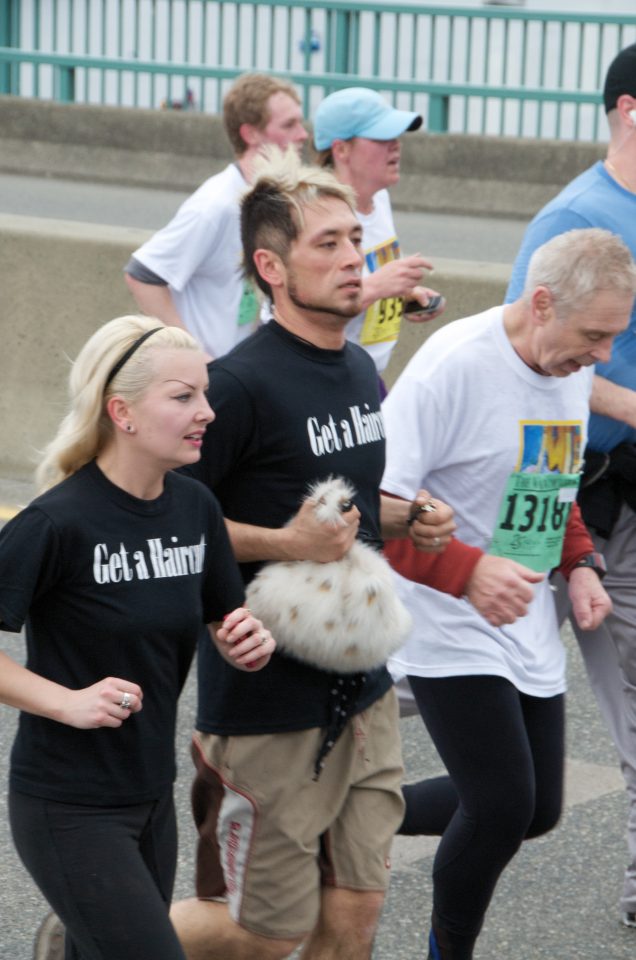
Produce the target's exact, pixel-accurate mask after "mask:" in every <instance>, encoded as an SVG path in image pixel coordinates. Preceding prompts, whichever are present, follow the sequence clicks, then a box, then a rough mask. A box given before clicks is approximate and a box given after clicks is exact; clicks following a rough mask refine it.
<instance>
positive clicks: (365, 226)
mask: <svg viewBox="0 0 636 960" xmlns="http://www.w3.org/2000/svg"><path fill="white" fill-rule="evenodd" d="M356 216H357V218H358V220H359V221H360V223H361V224H362V248H363V252H364V261H365V263H364V269H363V271H362V272H363V275H365V274H369V273H374V272H375V271H376V270H378V269H379V268H380V267H381V266H383V265H384V264H385V263H388V262H389V261H390V260H397V259H399V257H400V245H399V243H398V239H397V236H396V233H395V225H394V223H393V214H392V212H391V201H390V199H389V194H388V191H387V190H379V191H378V193H376V194H375V195H374V197H373V210H372V211H371V213H368V214H365V213H360V211H356ZM401 314H402V298H401V297H385V298H384V299H382V300H378V301H376V303H372V304H371V306H369V307H368V308H367V309H366V310H365V312H364V313H360V314H358V316H357V317H354V318H353V320H351V321H350V322H349V323H348V324H347V328H346V334H347V339H348V340H353V342H354V343H359V344H360V346H362V347H364V349H365V350H366V351H367V353H369V355H370V356H371V357H372V358H373V361H374V363H375V365H376V368H377V371H378V373H382V371H383V370H384V369H385V368H386V366H387V364H388V362H389V360H390V358H391V351H392V350H393V347H394V346H395V344H396V342H397V338H398V333H399V329H400V317H401Z"/></svg>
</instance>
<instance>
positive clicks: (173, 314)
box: [124, 273, 186, 330]
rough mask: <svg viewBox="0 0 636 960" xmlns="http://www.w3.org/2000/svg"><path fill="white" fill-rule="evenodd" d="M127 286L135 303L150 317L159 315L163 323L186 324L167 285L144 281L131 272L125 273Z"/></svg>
mask: <svg viewBox="0 0 636 960" xmlns="http://www.w3.org/2000/svg"><path fill="white" fill-rule="evenodd" d="M124 277H125V280H126V286H127V287H128V289H129V290H130V292H131V293H132V295H133V297H134V299H135V303H136V304H137V306H138V307H139V309H140V310H141V311H142V313H145V314H146V316H148V317H157V319H158V320H161V321H162V322H163V323H166V324H168V325H169V326H173V327H181V328H182V329H183V330H185V329H186V326H185V324H184V322H183V320H182V319H181V317H180V316H179V312H178V310H177V308H176V306H175V302H174V300H173V299H172V294H171V293H170V290H169V288H168V287H167V286H161V285H160V284H155V283H142V281H141V280H137V279H136V278H135V277H131V276H130V274H129V273H126V274H124Z"/></svg>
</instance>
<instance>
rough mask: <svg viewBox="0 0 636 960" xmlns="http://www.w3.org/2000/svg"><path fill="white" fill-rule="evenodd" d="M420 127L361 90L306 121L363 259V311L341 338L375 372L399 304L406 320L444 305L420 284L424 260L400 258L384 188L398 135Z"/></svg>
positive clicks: (394, 165) (395, 325) (394, 328)
mask: <svg viewBox="0 0 636 960" xmlns="http://www.w3.org/2000/svg"><path fill="white" fill-rule="evenodd" d="M421 125H422V117H421V116H420V115H419V114H417V113H414V112H412V111H409V110H397V109H396V108H395V107H392V106H391V105H390V104H389V103H387V101H386V100H385V99H384V98H383V97H382V96H380V94H379V93H377V92H376V91H375V90H368V89H366V88H365V87H347V88H346V89H344V90H338V91H337V92H336V93H332V94H330V95H329V96H328V97H326V98H325V99H324V100H323V101H322V103H321V104H320V106H319V107H318V110H317V111H316V116H315V119H314V145H315V147H316V150H318V151H319V162H320V163H321V165H323V166H332V167H333V170H334V173H335V174H336V176H337V177H338V179H339V180H340V181H341V182H342V183H347V184H349V186H351V187H353V189H354V190H355V193H356V197H357V204H356V213H357V216H358V219H359V220H360V222H361V223H362V227H363V240H362V242H363V251H364V257H365V268H364V275H363V299H362V306H363V311H362V313H360V314H359V316H357V317H354V319H353V320H352V321H351V322H350V323H349V325H348V327H347V337H348V339H349V340H354V341H356V342H357V343H359V344H360V345H361V346H363V347H364V348H365V350H367V351H368V353H369V354H370V355H371V357H372V358H373V360H374V362H375V365H376V367H377V370H378V373H379V374H382V372H383V370H384V369H385V368H386V366H387V364H388V362H389V359H390V356H391V351H392V350H393V347H394V346H395V344H396V342H397V338H398V334H399V331H400V322H401V319H402V316H403V315H404V312H405V311H404V307H405V305H406V304H409V306H412V307H413V309H412V310H411V309H409V310H408V312H407V316H408V319H409V320H412V321H422V320H430V319H433V318H434V317H437V316H439V314H440V313H442V311H443V310H444V306H445V302H444V300H443V298H440V297H439V294H438V293H437V292H436V291H435V290H430V289H428V288H427V287H423V286H421V285H420V281H421V279H422V274H423V272H424V270H430V269H432V264H431V263H430V261H428V260H426V259H425V258H424V257H422V256H421V255H420V254H419V253H417V254H413V255H411V256H408V257H401V254H400V245H399V242H398V238H397V235H396V231H395V225H394V223H393V214H392V211H391V201H390V199H389V194H388V190H387V188H388V187H391V186H393V185H394V184H396V183H397V182H398V180H399V179H400V141H399V137H400V136H401V135H402V134H403V133H406V132H408V131H411V130H418V129H419V128H420V127H421ZM418 308H419V309H418ZM381 389H382V391H383V392H384V385H383V384H382V382H381Z"/></svg>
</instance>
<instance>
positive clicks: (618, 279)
mask: <svg viewBox="0 0 636 960" xmlns="http://www.w3.org/2000/svg"><path fill="white" fill-rule="evenodd" d="M537 287H547V288H548V290H549V291H550V293H551V294H552V300H553V303H554V309H555V312H556V315H557V317H559V318H564V317H567V316H568V314H570V313H572V312H573V311H578V310H584V309H585V307H586V306H587V305H588V304H589V303H590V301H591V300H593V299H594V297H595V296H596V295H597V294H599V293H602V292H604V291H613V292H615V293H624V294H626V295H627V296H631V297H633V296H635V295H636V264H635V263H634V260H633V257H632V254H631V252H630V250H629V248H628V247H627V246H626V244H625V243H624V242H623V241H622V240H621V238H620V237H619V236H617V235H616V234H615V233H612V232H611V231H609V230H601V229H600V228H598V227H592V228H590V229H585V230H568V231H567V232H566V233H560V234H559V235H558V236H556V237H553V238H552V239H551V240H548V242H547V243H544V244H543V246H541V247H538V248H537V249H536V250H535V252H534V253H533V255H532V257H531V258H530V262H529V264H528V272H527V274H526V283H525V287H524V290H523V294H522V297H521V298H522V300H523V301H524V302H525V303H528V304H529V303H530V301H531V299H532V294H533V293H534V291H535V290H536V288H537Z"/></svg>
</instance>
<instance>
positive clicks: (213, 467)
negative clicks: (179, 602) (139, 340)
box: [172, 154, 453, 960]
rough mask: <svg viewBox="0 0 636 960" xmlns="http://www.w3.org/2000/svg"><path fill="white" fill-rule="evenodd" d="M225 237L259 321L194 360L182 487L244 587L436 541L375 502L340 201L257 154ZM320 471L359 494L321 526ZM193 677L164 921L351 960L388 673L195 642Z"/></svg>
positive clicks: (393, 820) (340, 194)
mask: <svg viewBox="0 0 636 960" xmlns="http://www.w3.org/2000/svg"><path fill="white" fill-rule="evenodd" d="M242 235H243V245H244V250H245V266H246V273H247V275H248V276H250V277H252V278H253V279H254V281H255V282H256V283H258V285H259V286H260V287H261V289H262V290H263V291H264V292H265V293H267V294H268V295H269V296H271V300H272V302H273V316H272V319H271V321H270V322H269V323H267V324H265V325H264V326H263V327H262V328H261V329H260V330H259V331H258V332H257V333H256V334H255V335H254V336H253V337H251V338H249V339H248V340H246V341H245V342H244V343H241V344H240V345H239V346H237V347H236V348H235V349H234V350H233V351H232V352H231V353H230V354H228V355H227V356H226V357H223V358H221V359H220V360H218V361H216V362H215V363H213V364H211V365H210V368H209V369H210V400H211V403H212V404H213V407H214V409H215V411H216V420H215V424H214V427H213V429H212V430H210V431H209V433H208V435H207V436H206V439H205V442H204V447H203V451H202V460H201V469H200V470H197V471H196V473H195V474H194V475H196V476H197V477H198V478H199V479H200V480H202V481H203V482H204V483H205V484H206V485H207V486H208V487H210V489H212V490H213V491H214V492H215V493H216V495H217V496H218V498H219V500H220V502H221V505H222V507H223V512H224V515H225V517H226V522H227V524H228V529H229V531H230V537H231V540H232V544H233V547H234V550H235V552H236V555H237V558H238V560H239V562H240V565H241V569H242V572H243V576H244V579H245V581H246V583H249V581H250V580H251V579H252V578H253V577H254V575H255V573H256V572H257V571H258V569H259V567H260V566H261V565H262V563H263V562H265V561H269V560H274V561H287V562H290V563H291V562H294V561H297V560H314V561H319V562H327V561H333V560H338V559H340V558H341V557H343V556H344V555H345V554H346V553H347V551H348V550H349V548H350V546H351V545H352V544H353V542H354V540H355V538H356V536H358V537H362V538H364V539H366V541H367V542H370V543H371V544H376V545H377V546H378V547H379V546H380V544H381V537H382V536H383V535H391V536H396V537H397V536H411V537H412V538H413V540H414V541H416V543H417V544H418V545H419V546H421V547H423V548H427V547H428V548H430V549H433V550H435V549H442V548H443V547H444V545H445V544H446V542H447V541H448V537H449V535H450V532H451V530H452V528H453V524H452V520H451V519H450V510H449V509H448V508H447V507H445V506H444V505H443V504H441V503H436V504H435V506H436V507H437V509H436V510H435V511H434V512H428V513H422V514H421V515H420V521H419V522H414V523H411V524H410V525H409V524H408V520H409V515H410V514H411V511H412V505H411V504H405V503H398V502H397V501H392V500H388V501H387V503H386V504H384V505H383V507H382V508H381V506H380V496H379V482H380V477H381V474H382V465H383V462H384V436H383V430H382V429H380V428H379V427H378V424H380V425H381V414H380V398H379V394H378V383H377V375H376V373H375V368H374V364H373V362H372V360H371V359H370V358H369V357H368V355H367V354H366V353H365V351H364V350H362V349H361V348H360V347H359V346H357V345H356V344H352V343H349V342H348V341H347V340H346V338H345V332H344V331H345V327H346V324H347V322H348V320H349V319H350V317H352V316H355V315H356V314H357V313H358V312H359V302H360V292H361V267H362V257H361V254H360V238H361V227H360V224H359V223H358V220H357V219H356V217H355V214H354V201H353V195H352V193H351V191H350V189H349V188H348V187H346V186H344V185H342V184H340V183H339V182H338V181H337V180H336V179H335V178H334V177H333V175H332V174H331V173H329V172H327V171H322V170H319V169H318V168H311V167H303V166H301V165H300V164H299V161H298V158H297V157H296V156H294V155H293V154H288V155H287V156H285V157H283V158H279V159H274V158H272V159H270V163H269V166H268V167H266V168H264V169H263V170H262V171H261V172H260V173H258V174H257V178H256V180H255V183H254V186H253V187H252V189H251V190H250V192H249V193H248V194H247V195H246V196H245V198H244V200H243V205H242ZM330 475H339V476H343V477H345V478H346V479H347V480H348V481H349V482H350V484H351V485H352V486H353V487H354V488H355V490H356V494H355V497H354V505H353V508H352V509H351V510H349V511H347V512H345V513H343V514H342V517H343V519H344V523H342V524H339V525H338V526H332V525H325V524H321V523H320V522H319V521H318V520H317V518H316V516H315V513H314V509H313V505H312V503H311V502H304V501H305V499H306V496H307V493H308V487H309V485H310V484H312V483H314V482H316V481H321V480H325V479H326V478H327V477H329V476H330ZM425 499H428V498H425ZM290 517H291V518H292V519H291V521H290V519H289V518H290ZM435 543H436V544H437V546H435ZM290 617H293V613H292V614H290ZM327 629H328V627H327V626H325V630H327ZM320 639H321V638H320V636H317V637H316V643H317V644H319V643H320ZM198 666H199V709H198V716H197V731H196V733H195V736H194V744H193V753H194V757H195V764H196V767H197V775H196V779H195V783H194V789H193V810H194V816H195V820H196V821H197V825H198V827H199V832H200V837H201V840H200V846H199V857H198V876H197V893H198V897H199V898H198V899H191V900H185V901H181V902H180V903H177V904H175V906H174V907H173V911H172V917H173V921H174V923H175V926H176V929H177V932H178V934H179V936H180V938H181V941H182V943H183V946H184V950H185V952H186V954H187V956H188V958H189V960H243V958H254V957H258V958H259V960H282V958H283V957H286V956H288V955H289V954H290V953H291V952H292V951H293V950H294V949H295V948H296V947H297V946H298V945H299V944H301V943H303V944H304V946H303V952H302V954H301V955H302V957H303V958H305V960H318V958H320V960H345V958H347V960H368V958H369V957H370V955H371V949H372V943H373V940H374V936H375V929H376V925H377V922H378V918H379V915H380V910H381V907H382V903H383V900H384V891H385V888H386V885H387V882H388V877H389V870H388V857H389V851H390V845H391V840H392V837H393V833H394V831H395V829H396V827H397V826H398V824H399V822H400V819H401V817H402V796H401V777H402V765H401V757H400V744H399V733H398V723H397V708H396V702H395V696H394V693H393V690H392V688H391V679H390V677H389V675H388V673H387V671H386V668H385V666H384V665H383V664H382V665H381V666H379V667H377V668H374V669H367V670H356V671H355V672H353V671H351V670H350V669H347V664H346V663H345V660H344V659H343V662H342V668H341V669H336V670H333V671H327V670H324V669H319V668H317V667H316V666H313V665H312V664H311V663H310V662H308V661H305V660H301V659H300V655H299V656H298V657H296V658H295V657H292V656H291V655H289V654H287V653H284V652H279V654H278V655H277V657H276V658H275V659H274V661H272V662H271V663H270V665H269V667H268V671H269V676H268V679H267V682H266V683H260V682H259V678H258V677H257V675H256V673H254V674H253V675H250V676H248V677H247V683H246V684H245V685H239V686H237V685H235V684H234V683H233V682H232V678H231V677H230V676H229V674H228V672H227V671H226V670H225V669H224V667H223V664H222V663H220V662H219V660H218V659H217V658H216V656H215V655H214V651H213V649H212V648H211V646H210V645H209V644H205V645H203V646H202V647H201V648H200V651H199V664H198ZM218 896H226V897H227V902H225V903H219V902H218V901H217V900H215V899H213V898H215V897H218Z"/></svg>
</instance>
